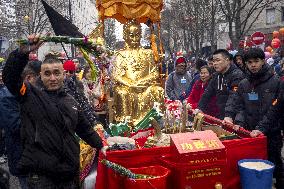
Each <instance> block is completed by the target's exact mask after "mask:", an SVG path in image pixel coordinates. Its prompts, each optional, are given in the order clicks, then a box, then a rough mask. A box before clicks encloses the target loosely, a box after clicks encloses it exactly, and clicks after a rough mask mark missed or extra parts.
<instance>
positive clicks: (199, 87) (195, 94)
mask: <svg viewBox="0 0 284 189" xmlns="http://www.w3.org/2000/svg"><path fill="white" fill-rule="evenodd" d="M207 86H208V82H206V83H203V82H202V81H201V80H200V79H199V80H198V81H196V82H195V83H194V85H193V88H192V91H191V93H190V95H189V97H188V99H187V103H189V104H191V107H192V108H193V109H196V108H197V106H198V102H199V100H200V99H201V96H202V95H203V93H204V91H205V89H206V87H207ZM207 107H208V108H207V111H206V112H205V113H206V114H208V115H211V116H213V117H216V116H217V115H218V114H219V109H218V107H217V105H216V96H214V97H212V98H211V101H210V102H209V104H208V106H207Z"/></svg>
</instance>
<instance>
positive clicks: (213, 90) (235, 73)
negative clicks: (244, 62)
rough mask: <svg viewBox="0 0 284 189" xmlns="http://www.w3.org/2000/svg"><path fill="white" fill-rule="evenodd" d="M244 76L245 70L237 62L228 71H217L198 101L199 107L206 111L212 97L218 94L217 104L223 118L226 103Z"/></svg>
mask: <svg viewBox="0 0 284 189" xmlns="http://www.w3.org/2000/svg"><path fill="white" fill-rule="evenodd" d="M243 78H244V75H243V72H242V71H241V70H240V69H238V68H237V66H236V65H235V64H231V65H230V68H229V69H228V70H227V72H226V73H224V74H222V73H218V72H215V73H214V74H213V78H212V79H211V80H210V82H209V84H208V87H207V88H206V90H205V92H204V94H203V95H202V97H201V100H200V101H199V103H198V109H200V110H201V111H203V112H206V110H207V109H208V104H209V102H210V100H211V98H212V97H214V96H216V98H217V101H216V104H217V106H218V109H219V114H218V115H217V117H218V118H220V119H223V118H224V116H225V107H226V103H228V104H230V103H233V102H227V100H228V97H229V95H232V94H233V93H235V91H236V89H237V86H238V84H239V82H240V81H241V80H242V79H243Z"/></svg>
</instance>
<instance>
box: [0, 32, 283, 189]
mask: <svg viewBox="0 0 284 189" xmlns="http://www.w3.org/2000/svg"><path fill="white" fill-rule="evenodd" d="M29 44H30V45H21V46H20V48H19V49H17V50H15V51H13V52H12V53H11V54H10V55H9V58H8V59H7V61H6V63H5V66H4V67H3V68H1V72H0V73H1V75H0V76H1V77H0V107H1V109H0V120H1V129H2V130H3V131H2V132H0V134H2V133H4V134H5V145H3V144H4V143H3V140H2V142H1V144H0V155H3V154H5V153H6V154H7V159H8V165H9V171H10V173H11V174H12V175H14V176H16V177H18V179H19V182H20V185H21V188H22V189H41V188H44V189H48V188H50V189H54V188H60V189H61V188H62V189H64V188H66V189H77V188H79V143H78V137H77V136H79V137H80V138H81V139H83V140H84V141H85V142H87V143H88V144H89V145H91V146H92V147H93V148H96V149H97V150H102V152H103V153H105V148H104V147H103V145H102V141H101V138H100V137H99V135H98V134H97V133H96V132H95V131H94V129H93V127H94V126H95V125H97V124H98V123H102V124H103V125H104V126H105V127H107V124H106V114H105V112H104V111H105V108H104V107H103V106H102V105H101V104H100V103H99V101H100V97H101V90H102V87H101V86H100V83H99V82H98V80H97V81H92V80H91V79H90V78H91V73H90V68H89V67H88V66H86V67H85V68H81V67H80V65H79V64H78V60H77V59H75V60H67V61H64V62H62V61H61V60H59V59H58V57H56V55H54V54H53V53H49V54H47V55H46V57H45V59H44V60H43V61H42V62H40V61H29V53H30V52H31V51H35V50H37V49H38V48H39V46H40V45H41V44H42V42H41V41H39V38H38V36H36V35H31V36H29ZM271 59H272V60H271ZM189 62H190V64H189ZM283 63H284V59H283V60H282V59H279V56H277V57H274V58H270V59H267V58H266V57H265V53H264V52H263V50H261V49H259V48H252V49H249V50H247V51H245V52H238V53H236V54H230V52H228V51H227V50H225V49H218V50H216V51H215V52H213V54H212V56H210V57H209V58H208V59H207V60H203V59H199V58H197V59H191V60H190V61H188V60H187V58H185V57H183V56H178V57H176V59H175V61H174V70H173V71H172V72H171V73H170V74H169V75H168V77H167V81H166V83H165V96H166V98H168V99H171V100H180V101H182V102H186V103H188V104H190V106H191V108H192V109H193V110H194V111H193V112H194V114H197V113H199V112H204V113H205V114H208V115H211V116H213V117H217V118H219V119H221V120H223V121H224V122H228V123H231V124H234V125H235V127H234V129H236V130H238V129H239V128H240V127H243V128H244V129H246V130H249V131H251V137H257V136H258V135H262V134H264V135H266V136H267V139H268V157H269V160H270V161H272V162H273V163H274V164H275V165H276V168H275V174H274V176H275V178H276V187H277V189H279V188H283V186H284V167H283V162H282V157H281V149H282V146H283V142H282V140H283V135H282V130H283V128H284V120H283V114H284V107H283V106H284V84H283V82H282V81H283V80H284V69H283ZM82 69H83V70H84V71H83V72H81V70H82ZM80 73H83V74H82V75H80ZM2 78H3V79H2ZM97 78H99V77H97ZM102 112H103V113H102ZM1 146H4V147H1ZM1 162H2V163H4V162H5V158H4V159H3V160H1V158H0V163H1ZM0 185H1V181H0ZM0 188H1V186H0Z"/></svg>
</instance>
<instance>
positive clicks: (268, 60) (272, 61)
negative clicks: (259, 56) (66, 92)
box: [266, 58, 274, 66]
mask: <svg viewBox="0 0 284 189" xmlns="http://www.w3.org/2000/svg"><path fill="white" fill-rule="evenodd" d="M266 63H267V64H268V65H269V66H271V65H272V64H274V59H273V58H268V59H267V61H266Z"/></svg>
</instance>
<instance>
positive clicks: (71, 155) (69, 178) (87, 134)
mask: <svg viewBox="0 0 284 189" xmlns="http://www.w3.org/2000/svg"><path fill="white" fill-rule="evenodd" d="M29 44H30V45H22V46H21V47H20V49H19V50H16V51H14V52H12V53H11V54H10V56H9V58H8V60H7V63H6V65H5V68H4V71H3V81H4V83H5V85H6V87H7V88H8V89H9V91H10V92H11V93H12V94H13V95H15V96H16V97H17V99H18V100H19V102H20V110H21V111H20V117H21V138H22V144H23V153H22V157H21V159H20V161H19V163H18V165H17V167H18V168H19V170H21V171H22V172H23V173H27V174H29V175H30V176H29V178H28V185H29V188H30V189H49V188H50V189H51V188H64V189H65V188H66V189H77V188H79V184H78V183H79V152H80V148H79V142H78V138H77V137H76V136H75V133H76V134H77V135H78V136H79V137H80V138H82V139H83V140H85V141H86V142H87V143H88V144H90V145H91V146H92V147H94V148H96V149H98V150H100V149H101V148H102V142H101V139H100V137H99V135H98V134H97V133H96V132H95V131H94V130H93V129H92V127H91V126H90V124H89V122H88V121H86V118H85V117H84V116H83V113H82V110H81V109H80V108H79V105H78V103H77V102H76V101H75V100H74V98H72V97H71V96H70V95H68V94H67V93H66V92H65V90H64V88H63V80H64V70H63V66H62V63H61V62H60V61H59V60H58V59H57V58H56V57H47V58H46V59H45V60H44V61H43V63H42V66H41V73H40V77H41V78H40V79H39V80H38V81H37V84H36V86H33V85H31V84H30V83H23V81H22V79H21V73H22V71H23V69H24V67H25V65H26V64H27V62H28V54H29V53H30V52H31V51H34V50H36V49H37V48H39V46H40V45H41V44H42V42H40V41H39V36H35V35H31V36H29Z"/></svg>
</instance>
